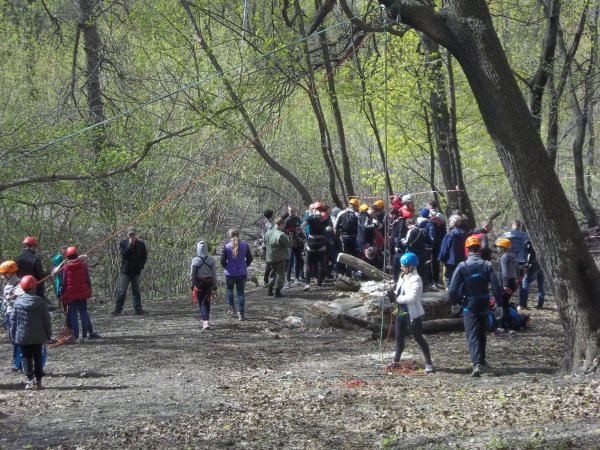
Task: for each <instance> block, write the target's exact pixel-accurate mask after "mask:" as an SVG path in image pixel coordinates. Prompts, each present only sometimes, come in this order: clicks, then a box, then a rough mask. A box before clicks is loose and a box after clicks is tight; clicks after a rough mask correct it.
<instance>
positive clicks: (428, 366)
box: [425, 364, 433, 373]
mask: <svg viewBox="0 0 600 450" xmlns="http://www.w3.org/2000/svg"><path fill="white" fill-rule="evenodd" d="M425 373H433V364H425Z"/></svg>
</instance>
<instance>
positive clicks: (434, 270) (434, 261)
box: [427, 199, 448, 288]
mask: <svg viewBox="0 0 600 450" xmlns="http://www.w3.org/2000/svg"><path fill="white" fill-rule="evenodd" d="M427 207H428V208H429V220H430V221H431V223H432V224H434V225H435V239H434V240H433V247H432V248H431V277H432V278H431V280H432V281H433V285H434V286H435V287H436V288H440V287H441V284H440V261H439V259H438V258H437V256H438V255H439V254H440V248H441V247H442V240H443V239H444V236H446V233H447V232H448V231H447V228H446V224H447V222H448V219H447V218H446V216H445V215H444V214H442V213H441V212H440V210H439V209H440V204H439V203H438V201H437V200H435V199H433V200H429V202H428V203H427Z"/></svg>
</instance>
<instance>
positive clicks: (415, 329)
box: [394, 315, 431, 364]
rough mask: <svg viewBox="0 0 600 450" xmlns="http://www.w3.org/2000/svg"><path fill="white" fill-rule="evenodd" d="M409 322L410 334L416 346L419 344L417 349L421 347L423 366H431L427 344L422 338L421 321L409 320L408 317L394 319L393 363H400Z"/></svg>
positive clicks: (419, 319)
mask: <svg viewBox="0 0 600 450" xmlns="http://www.w3.org/2000/svg"><path fill="white" fill-rule="evenodd" d="M409 322H410V330H411V333H412V335H413V337H414V338H415V341H416V342H417V344H419V347H421V351H422V352H423V356H424V357H425V364H431V352H430V351H429V344H427V341H426V340H425V338H424V337H423V322H422V321H421V318H418V319H414V320H410V317H409V316H408V315H405V316H398V317H396V330H395V331H396V353H395V354H394V361H396V362H398V361H400V357H401V356H402V352H403V351H404V341H405V338H406V331H407V329H408V326H409Z"/></svg>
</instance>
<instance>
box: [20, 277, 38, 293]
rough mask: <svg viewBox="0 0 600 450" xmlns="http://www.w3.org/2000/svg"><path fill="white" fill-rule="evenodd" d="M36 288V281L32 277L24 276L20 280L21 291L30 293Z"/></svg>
mask: <svg viewBox="0 0 600 450" xmlns="http://www.w3.org/2000/svg"><path fill="white" fill-rule="evenodd" d="M36 286H37V280H36V279H35V277H34V276H32V275H25V276H24V277H23V278H21V289H23V290H24V291H31V290H32V289H35V287H36Z"/></svg>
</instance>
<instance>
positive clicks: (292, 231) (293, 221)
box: [283, 206, 304, 287]
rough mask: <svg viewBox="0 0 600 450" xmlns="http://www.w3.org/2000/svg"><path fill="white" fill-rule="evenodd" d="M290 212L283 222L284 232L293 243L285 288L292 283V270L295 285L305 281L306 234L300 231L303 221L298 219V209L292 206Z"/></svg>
mask: <svg viewBox="0 0 600 450" xmlns="http://www.w3.org/2000/svg"><path fill="white" fill-rule="evenodd" d="M288 211H289V214H288V217H287V218H286V219H285V220H284V222H283V232H284V233H285V234H287V236H288V237H289V238H290V239H291V241H292V247H291V248H290V250H289V259H288V261H289V264H288V267H287V277H286V284H285V286H288V287H289V284H290V283H291V281H292V269H293V270H294V280H295V284H300V282H301V280H303V279H304V274H303V272H304V256H303V250H304V233H303V232H302V230H301V229H300V225H302V219H300V217H298V209H297V208H294V207H292V206H290V207H289V209H288Z"/></svg>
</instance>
